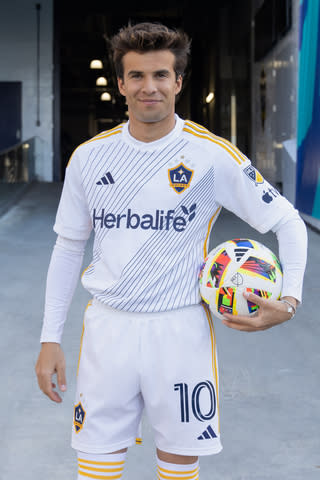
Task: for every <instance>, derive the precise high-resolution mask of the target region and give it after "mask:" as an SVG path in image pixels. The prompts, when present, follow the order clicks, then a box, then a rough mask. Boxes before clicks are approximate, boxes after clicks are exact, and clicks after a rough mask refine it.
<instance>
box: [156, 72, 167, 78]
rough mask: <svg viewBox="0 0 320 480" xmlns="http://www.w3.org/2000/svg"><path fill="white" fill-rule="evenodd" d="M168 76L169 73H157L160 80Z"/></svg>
mask: <svg viewBox="0 0 320 480" xmlns="http://www.w3.org/2000/svg"><path fill="white" fill-rule="evenodd" d="M167 76H168V72H157V77H159V78H166V77H167Z"/></svg>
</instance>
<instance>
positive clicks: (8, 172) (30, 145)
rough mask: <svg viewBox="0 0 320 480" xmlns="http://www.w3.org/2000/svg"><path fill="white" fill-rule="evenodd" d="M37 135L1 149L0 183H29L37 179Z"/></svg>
mask: <svg viewBox="0 0 320 480" xmlns="http://www.w3.org/2000/svg"><path fill="white" fill-rule="evenodd" d="M36 144H37V137H32V138H30V139H29V140H26V141H24V142H21V143H18V144H16V145H13V146H12V147H10V148H7V149H5V150H2V151H0V183H29V182H31V181H32V180H34V179H35V157H36Z"/></svg>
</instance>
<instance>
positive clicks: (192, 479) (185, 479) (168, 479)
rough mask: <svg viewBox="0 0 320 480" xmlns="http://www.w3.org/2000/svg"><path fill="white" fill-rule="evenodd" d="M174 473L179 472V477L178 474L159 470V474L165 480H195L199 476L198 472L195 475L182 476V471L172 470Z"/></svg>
mask: <svg viewBox="0 0 320 480" xmlns="http://www.w3.org/2000/svg"><path fill="white" fill-rule="evenodd" d="M172 473H178V474H179V477H177V476H174V477H173V476H168V475H163V473H161V472H159V476H160V478H161V479H163V478H164V479H165V480H177V479H179V480H195V479H196V477H197V476H198V472H197V473H196V474H195V475H187V476H180V473H181V472H172ZM183 475H185V473H184V472H183Z"/></svg>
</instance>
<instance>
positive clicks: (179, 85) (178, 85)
mask: <svg viewBox="0 0 320 480" xmlns="http://www.w3.org/2000/svg"><path fill="white" fill-rule="evenodd" d="M181 88H182V75H178V77H177V79H176V95H178V93H179V92H181Z"/></svg>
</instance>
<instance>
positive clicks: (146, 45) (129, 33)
mask: <svg viewBox="0 0 320 480" xmlns="http://www.w3.org/2000/svg"><path fill="white" fill-rule="evenodd" d="M190 46H191V41H190V40H189V37H188V35H187V34H186V33H185V32H183V31H181V30H174V29H170V28H168V27H166V26H165V25H162V24H161V23H151V22H143V23H138V24H136V25H131V24H129V25H128V26H127V27H123V28H121V29H120V30H119V32H118V33H117V34H116V35H114V36H113V37H112V39H111V48H112V51H113V62H114V67H115V71H116V75H117V77H119V78H123V63H122V59H123V56H124V55H125V54H126V53H128V52H130V51H134V52H138V53H145V52H150V51H152V50H170V52H172V53H173V54H174V56H175V64H174V70H175V72H176V76H179V75H181V76H183V74H184V71H185V69H186V67H187V64H188V55H189V53H190Z"/></svg>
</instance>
